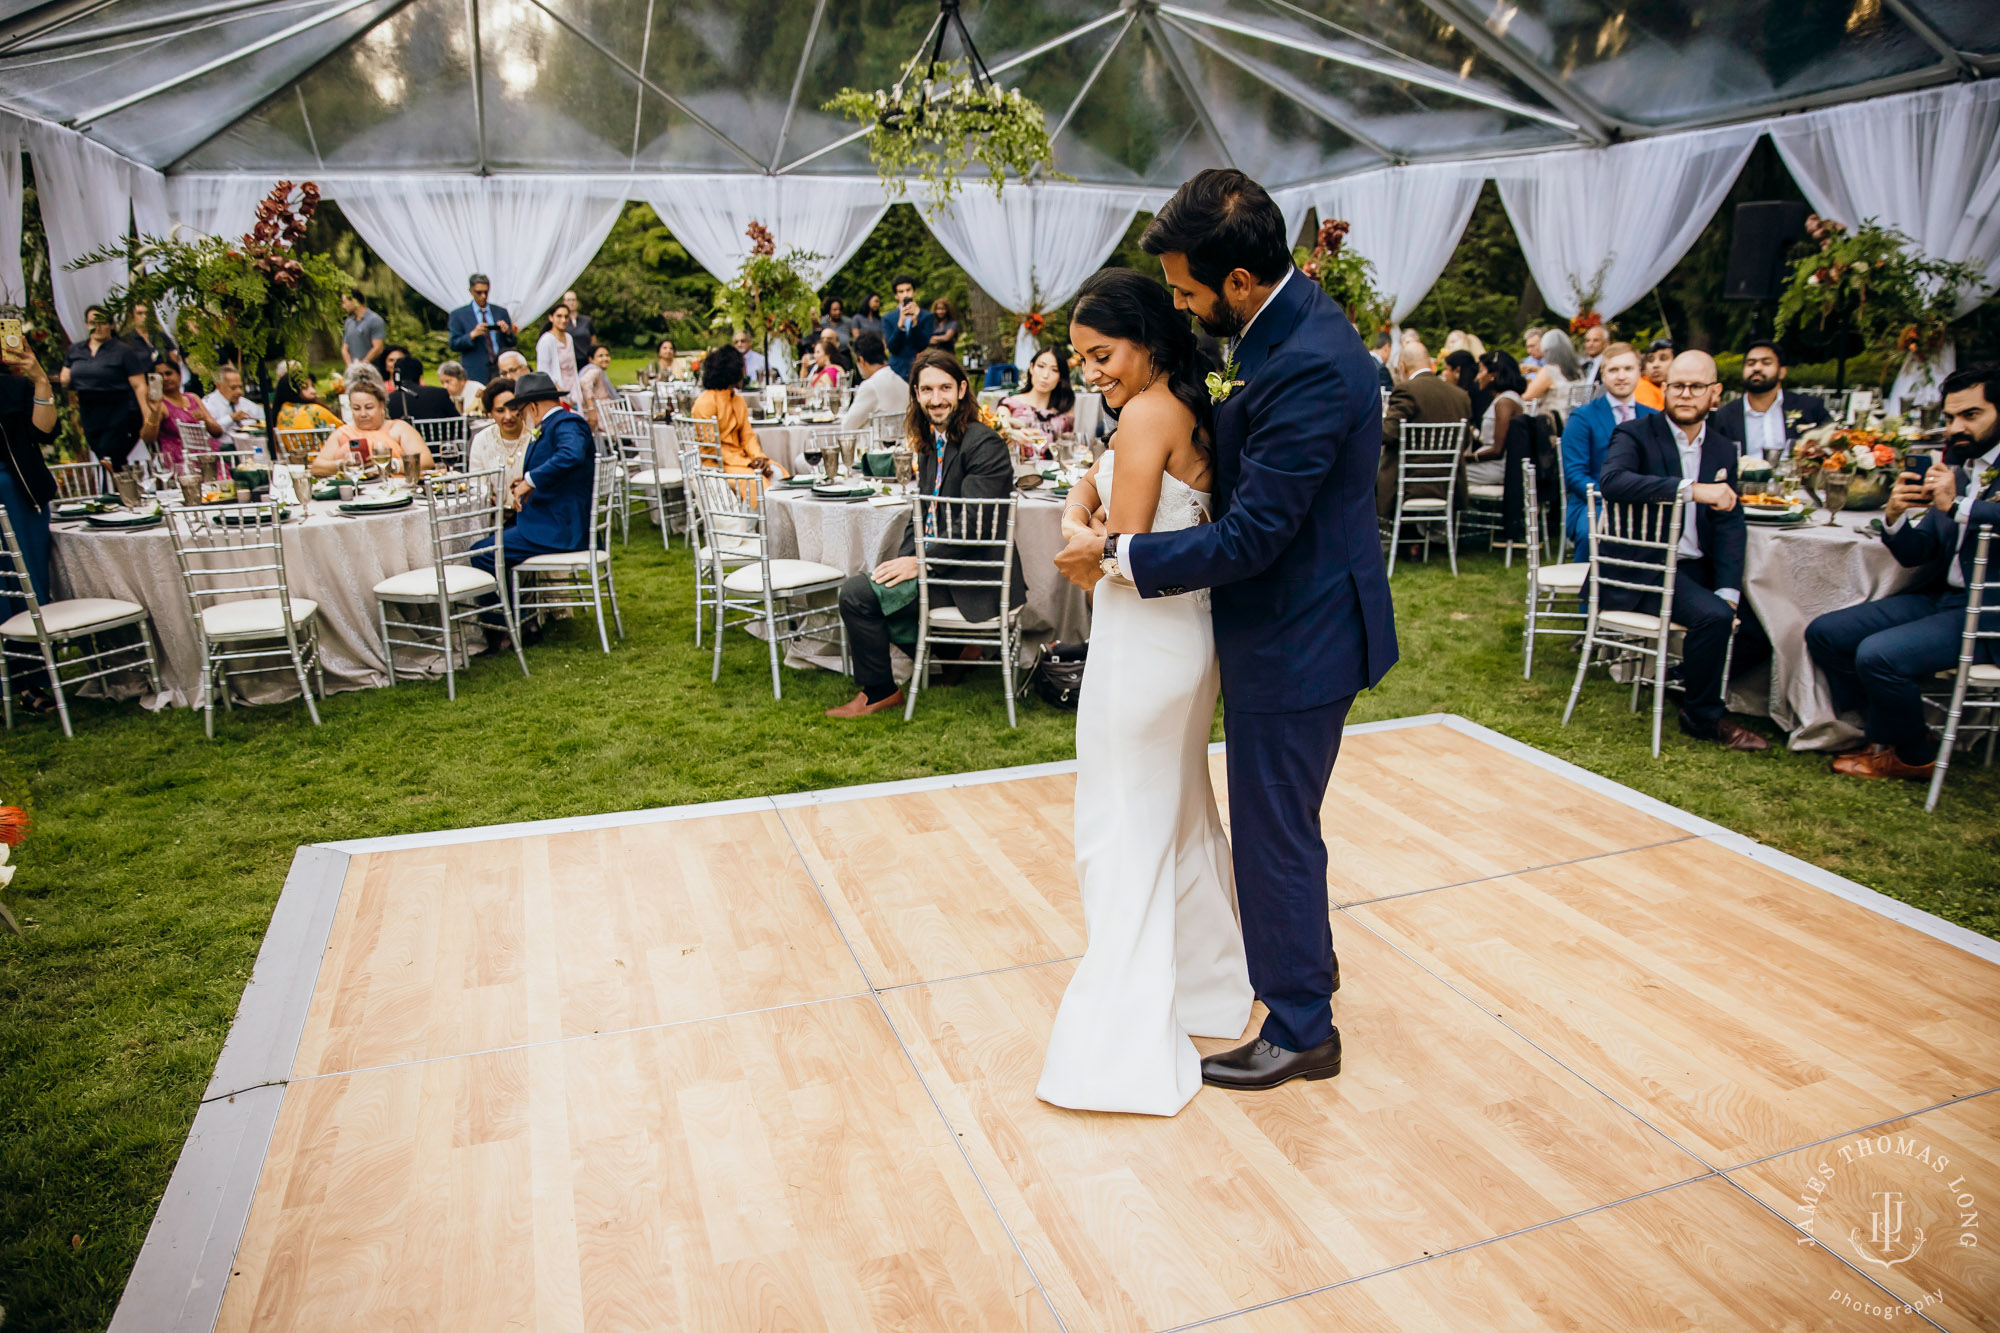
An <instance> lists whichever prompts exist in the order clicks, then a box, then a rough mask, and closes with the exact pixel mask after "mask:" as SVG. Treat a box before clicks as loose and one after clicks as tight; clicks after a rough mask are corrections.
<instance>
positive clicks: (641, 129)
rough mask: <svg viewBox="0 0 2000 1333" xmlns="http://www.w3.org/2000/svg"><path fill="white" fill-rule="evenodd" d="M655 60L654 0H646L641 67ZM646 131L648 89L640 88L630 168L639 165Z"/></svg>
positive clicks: (640, 52) (634, 118)
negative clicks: (640, 140) (641, 144)
mask: <svg viewBox="0 0 2000 1333" xmlns="http://www.w3.org/2000/svg"><path fill="white" fill-rule="evenodd" d="M652 60H653V0H646V31H645V32H644V33H643V34H641V35H640V37H639V68H640V69H644V68H646V66H647V65H649V64H651V63H652ZM645 131H646V90H645V88H644V87H641V88H640V89H639V96H638V97H637V98H635V99H634V105H633V107H632V153H631V156H629V157H628V158H627V159H626V161H625V165H626V167H627V168H628V169H630V170H637V169H638V166H639V136H640V135H641V134H643V133H645Z"/></svg>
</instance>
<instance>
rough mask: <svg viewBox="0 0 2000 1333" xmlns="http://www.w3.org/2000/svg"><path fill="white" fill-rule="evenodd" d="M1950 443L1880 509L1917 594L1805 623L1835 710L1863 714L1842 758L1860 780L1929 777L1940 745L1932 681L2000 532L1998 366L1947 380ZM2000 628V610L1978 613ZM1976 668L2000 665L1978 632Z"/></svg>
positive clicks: (1837, 765) (1954, 642)
mask: <svg viewBox="0 0 2000 1333" xmlns="http://www.w3.org/2000/svg"><path fill="white" fill-rule="evenodd" d="M1939 389H1940V391H1941V392H1942V393H1943V395H1944V424H1945V448H1944V453H1943V455H1942V456H1937V457H1933V459H1932V461H1931V466H1930V469H1929V470H1928V471H1926V472H1925V473H1924V474H1923V475H1922V476H1918V475H1917V474H1916V473H1914V472H1905V473H1903V474H1902V475H1901V476H1900V477H1898V478H1897V480H1896V488H1895V490H1894V491H1892V492H1891V493H1890V495H1889V503H1888V505H1887V506H1886V507H1885V508H1884V509H1883V510H1882V521H1883V522H1884V523H1885V524H1887V526H1886V527H1885V528H1884V529H1883V532H1882V544H1883V545H1884V546H1887V547H1888V548H1889V553H1890V554H1891V555H1893V556H1895V557H1896V563H1897V564H1899V565H1902V566H1904V567H1905V568H1907V569H1922V570H1924V571H1925V575H1926V577H1925V578H1924V579H1923V580H1922V582H1921V583H1920V584H1919V585H1918V587H1917V588H1916V590H1915V591H1912V592H1906V593H1902V594H1899V595H1898V596H1895V597H1885V598H1883V599H1882V600H1880V601H1876V602H1863V603H1862V604H1861V605H1859V606H1850V607H1847V608H1845V609H1844V610H1840V611H1829V612H1827V613H1826V614H1825V615H1823V616H1820V617H1819V618H1818V619H1816V620H1814V621H1813V622H1812V624H1810V625H1808V626H1806V649H1807V651H1808V652H1810V653H1811V654H1812V660H1813V662H1814V664H1815V665H1817V666H1818V667H1819V669H1820V670H1822V671H1824V672H1826V683H1827V685H1828V687H1829V688H1830V689H1831V690H1832V692H1833V706H1834V707H1835V708H1836V709H1838V710H1839V711H1840V712H1842V713H1859V714H1861V716H1862V719H1863V721H1862V742H1863V743H1862V744H1861V745H1860V746H1859V747H1858V748H1856V749H1852V750H1849V751H1847V752H1846V753H1844V754H1841V755H1838V756H1836V757H1835V758H1834V761H1833V771H1834V772H1836V773H1842V774H1845V775H1846V776H1848V777H1851V778H1909V779H1912V780H1918V781H1927V780H1929V778H1930V777H1931V773H1932V768H1933V766H1934V764H1935V763H1936V761H1937V751H1938V743H1937V739H1936V738H1935V737H1934V736H1932V735H1931V730H1930V727H1929V725H1928V724H1927V723H1926V722H1925V720H1924V695H1923V691H1924V686H1925V685H1926V684H1928V683H1929V682H1930V681H1932V680H1933V679H1935V678H1936V676H1937V674H1938V673H1939V672H1941V671H1949V670H1950V669H1951V668H1952V667H1953V666H1955V665H1957V663H1958V655H1959V646H1960V644H1961V642H1962V636H1963V634H1964V632H1965V604H1966V601H1967V593H1966V589H1967V587H1968V585H1969V583H1970V581H1971V578H1972V562H1973V559H1974V557H1975V555H1976V553H1977V550H1978V545H1979V543H1978V541H1977V540H1976V538H1977V534H1978V531H1979V529H1980V528H1982V527H1991V528H1993V529H1995V531H1996V532H2000V364H1995V363H1992V362H1988V363H1986V364H1984V365H1973V366H1966V367H1965V368H1964V369H1962V370H1959V371H1956V372H1955V373H1953V374H1950V375H1947V376H1945V380H1944V383H1943V384H1942V385H1940V386H1939ZM1979 627H1980V629H1982V630H1995V629H2000V610H1987V611H1984V612H1982V613H1981V615H1980V618H1979ZM1975 642H1976V643H1977V645H1978V646H1977V648H1976V649H1975V650H1974V651H1975V664H1983V665H1994V664H1996V663H2000V654H1996V653H1995V651H1994V647H1995V644H1994V640H1992V639H1979V640H1975Z"/></svg>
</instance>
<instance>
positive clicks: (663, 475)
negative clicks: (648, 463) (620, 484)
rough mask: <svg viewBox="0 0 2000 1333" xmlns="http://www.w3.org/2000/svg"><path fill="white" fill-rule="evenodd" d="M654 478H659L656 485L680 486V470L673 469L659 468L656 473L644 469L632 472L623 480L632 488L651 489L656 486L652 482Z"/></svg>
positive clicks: (650, 469) (649, 469)
mask: <svg viewBox="0 0 2000 1333" xmlns="http://www.w3.org/2000/svg"><path fill="white" fill-rule="evenodd" d="M655 476H658V477H659V481H658V483H657V484H658V485H661V486H678V485H680V484H681V472H680V469H679V468H673V467H669V468H661V469H660V470H659V471H658V472H657V473H656V472H655V471H654V470H653V469H652V468H645V469H642V470H641V471H638V472H634V473H633V474H632V475H631V476H629V477H627V478H625V480H626V481H627V482H628V483H630V484H631V485H634V486H645V487H651V486H653V485H655V484H656V483H655V482H654V480H653V478H654V477H655Z"/></svg>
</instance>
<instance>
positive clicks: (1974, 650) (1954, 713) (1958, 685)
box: [1924, 525, 2000, 810]
mask: <svg viewBox="0 0 2000 1333" xmlns="http://www.w3.org/2000/svg"><path fill="white" fill-rule="evenodd" d="M1978 543H1979V544H1978V545H1977V546H1975V547H1973V555H1972V577H1971V579H1969V580H1968V581H1967V582H1966V585H1965V594H1966V600H1965V629H1964V632H1963V633H1962V634H1961V635H1960V636H1959V648H1958V670H1957V672H1955V673H1954V676H1953V679H1952V683H1951V702H1950V703H1949V704H1948V705H1947V706H1946V708H1945V715H1944V739H1943V742H1942V743H1941V744H1940V745H1939V747H1938V754H1937V763H1936V764H1935V766H1933V767H1932V769H1931V790H1930V795H1929V796H1928V797H1926V798H1925V800H1924V809H1925V810H1935V809H1937V803H1938V797H1939V796H1940V795H1942V794H1943V792H1944V771H1945V769H1947V768H1949V767H1950V766H1951V752H1952V748H1953V747H1954V746H1956V745H1957V744H1958V736H1959V730H1960V728H1961V727H1962V726H1963V725H1965V714H1966V710H1967V709H1981V710H1984V711H1985V714H1986V720H1985V721H1984V722H1979V723H1974V724H1973V726H1974V727H1975V729H1976V730H1983V731H1984V732H1985V733H1986V765H1987V767H1989V768H1991V767H1992V766H1993V745H1994V741H1995V739H1996V738H2000V664H1996V663H1994V662H1981V661H1979V660H1978V658H1979V645H1980V644H1981V643H1989V644H1993V645H1995V646H1996V647H2000V610H1996V606H1995V604H1996V602H2000V576H1996V574H1995V573H1994V572H1993V566H1992V565H1991V564H1990V563H1988V559H1987V557H1988V556H1989V555H1990V554H1991V549H1990V548H1991V547H1992V544H1993V529H1992V527H1990V526H1986V525H1982V526H1981V527H1980V529H1979V533H1978Z"/></svg>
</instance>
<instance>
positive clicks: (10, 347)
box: [0, 319, 28, 356]
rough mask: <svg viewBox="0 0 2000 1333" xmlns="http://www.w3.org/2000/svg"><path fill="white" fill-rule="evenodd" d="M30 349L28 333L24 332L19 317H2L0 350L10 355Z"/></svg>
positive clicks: (0, 322)
mask: <svg viewBox="0 0 2000 1333" xmlns="http://www.w3.org/2000/svg"><path fill="white" fill-rule="evenodd" d="M27 350H28V337H27V334H26V333H24V332H22V329H21V321H20V320H18V319H0V351H4V352H6V353H7V354H8V355H9V356H19V355H20V354H21V353H23V352H25V351H27Z"/></svg>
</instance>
